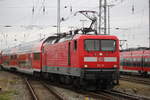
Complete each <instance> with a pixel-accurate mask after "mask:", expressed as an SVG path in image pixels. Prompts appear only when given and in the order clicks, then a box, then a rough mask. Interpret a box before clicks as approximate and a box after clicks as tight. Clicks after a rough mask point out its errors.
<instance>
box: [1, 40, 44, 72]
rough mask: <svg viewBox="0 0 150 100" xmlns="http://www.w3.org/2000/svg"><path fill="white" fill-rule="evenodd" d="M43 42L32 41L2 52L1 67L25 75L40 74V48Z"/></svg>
mask: <svg viewBox="0 0 150 100" xmlns="http://www.w3.org/2000/svg"><path fill="white" fill-rule="evenodd" d="M42 43H43V41H42V40H41V41H39V40H38V41H32V42H30V43H26V44H21V45H19V46H16V47H13V48H9V49H5V50H3V53H2V55H3V56H2V57H3V63H2V65H3V67H4V68H5V69H10V70H12V71H20V72H23V73H27V74H33V73H34V72H41V68H42V65H41V49H42V48H41V47H42Z"/></svg>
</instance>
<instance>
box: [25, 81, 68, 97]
mask: <svg viewBox="0 0 150 100" xmlns="http://www.w3.org/2000/svg"><path fill="white" fill-rule="evenodd" d="M25 83H26V84H27V87H28V89H29V91H30V93H31V96H32V99H33V100H66V99H65V98H64V97H63V96H62V95H61V94H60V93H59V92H58V91H56V90H55V89H54V88H53V87H52V86H49V85H47V84H46V83H44V82H39V81H33V80H29V79H26V78H25Z"/></svg>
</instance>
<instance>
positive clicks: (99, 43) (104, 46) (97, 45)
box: [84, 39, 116, 51]
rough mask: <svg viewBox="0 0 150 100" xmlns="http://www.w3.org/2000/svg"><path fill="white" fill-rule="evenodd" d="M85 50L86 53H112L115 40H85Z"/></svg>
mask: <svg viewBox="0 0 150 100" xmlns="http://www.w3.org/2000/svg"><path fill="white" fill-rule="evenodd" d="M84 46H85V50H87V51H114V50H115V47H116V41H115V40H98V39H95V40H94V39H92V40H91V39H89V40H85V43H84Z"/></svg>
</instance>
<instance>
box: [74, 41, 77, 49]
mask: <svg viewBox="0 0 150 100" xmlns="http://www.w3.org/2000/svg"><path fill="white" fill-rule="evenodd" d="M74 50H77V40H74Z"/></svg>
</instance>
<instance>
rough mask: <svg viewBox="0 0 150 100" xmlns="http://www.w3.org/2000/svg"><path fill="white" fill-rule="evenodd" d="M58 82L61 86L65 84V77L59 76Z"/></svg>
mask: <svg viewBox="0 0 150 100" xmlns="http://www.w3.org/2000/svg"><path fill="white" fill-rule="evenodd" d="M59 80H60V83H63V84H64V83H65V77H64V76H60V79H59Z"/></svg>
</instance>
